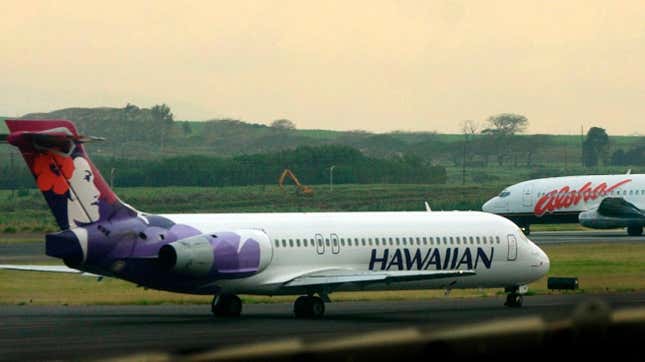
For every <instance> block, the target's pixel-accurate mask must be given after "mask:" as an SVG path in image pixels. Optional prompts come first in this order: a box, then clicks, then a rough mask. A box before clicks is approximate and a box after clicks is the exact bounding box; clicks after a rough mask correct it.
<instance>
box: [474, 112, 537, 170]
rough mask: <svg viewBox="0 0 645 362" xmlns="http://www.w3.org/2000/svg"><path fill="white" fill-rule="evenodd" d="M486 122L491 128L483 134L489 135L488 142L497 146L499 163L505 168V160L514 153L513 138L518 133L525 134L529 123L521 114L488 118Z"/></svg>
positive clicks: (503, 114)
mask: <svg viewBox="0 0 645 362" xmlns="http://www.w3.org/2000/svg"><path fill="white" fill-rule="evenodd" d="M486 122H488V123H489V124H490V127H489V128H486V129H484V130H483V131H482V133H483V134H485V135H488V137H487V138H488V142H490V143H491V144H492V145H494V146H495V150H496V153H497V163H498V164H499V165H500V166H503V165H504V159H505V158H507V157H508V156H509V155H511V154H512V153H513V152H512V151H513V150H512V149H511V148H512V147H513V142H511V141H512V139H511V138H512V137H513V136H514V135H515V134H516V133H521V132H524V130H525V129H526V127H527V126H528V123H529V121H528V119H527V118H526V117H524V116H522V115H520V114H514V113H501V114H498V115H495V116H490V117H488V119H487V120H486Z"/></svg>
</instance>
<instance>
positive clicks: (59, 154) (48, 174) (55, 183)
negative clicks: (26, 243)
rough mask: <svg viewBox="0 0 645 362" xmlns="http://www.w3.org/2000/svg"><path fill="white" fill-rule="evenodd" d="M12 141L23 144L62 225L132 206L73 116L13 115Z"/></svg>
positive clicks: (85, 222)
mask: <svg viewBox="0 0 645 362" xmlns="http://www.w3.org/2000/svg"><path fill="white" fill-rule="evenodd" d="M6 123H7V127H8V128H9V131H10V134H9V136H8V137H7V141H8V142H9V143H10V144H12V145H14V146H16V147H18V149H20V152H21V153H22V156H23V157H24V159H25V161H26V162H27V165H28V166H29V169H30V170H31V172H32V174H33V175H34V178H35V179H36V184H37V186H38V188H39V189H40V191H42V193H43V195H44V196H45V200H47V203H48V204H49V207H50V208H51V210H52V213H53V214H54V217H55V218H56V222H57V223H58V226H59V227H60V228H61V229H62V230H66V229H70V228H74V227H76V226H82V225H88V224H92V223H95V222H98V221H101V220H105V219H107V218H110V217H112V215H115V214H116V213H117V211H118V210H123V209H128V211H130V212H128V213H135V210H132V209H131V208H130V207H129V206H127V205H125V204H123V203H122V202H121V201H120V200H119V198H118V197H117V196H116V194H115V193H114V192H113V191H112V189H110V187H109V186H108V184H107V183H106V182H105V180H104V179H103V177H102V176H101V173H100V172H99V170H98V169H97V168H96V167H95V166H94V164H92V162H91V161H90V159H89V157H88V156H87V153H86V152H85V148H84V147H83V143H84V142H87V141H88V140H91V138H89V137H84V136H80V135H79V134H78V132H77V130H76V126H75V125H74V123H72V122H70V121H68V120H7V121H6Z"/></svg>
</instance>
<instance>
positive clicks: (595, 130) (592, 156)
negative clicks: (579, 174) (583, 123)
mask: <svg viewBox="0 0 645 362" xmlns="http://www.w3.org/2000/svg"><path fill="white" fill-rule="evenodd" d="M608 149H609V136H608V135H607V132H606V131H605V129H604V128H600V127H591V128H590V129H589V131H588V132H587V136H586V137H585V140H584V142H583V143H582V162H583V164H584V165H585V166H587V167H594V166H597V165H598V163H599V161H600V160H601V159H602V160H603V161H604V160H605V159H606V157H607V152H608Z"/></svg>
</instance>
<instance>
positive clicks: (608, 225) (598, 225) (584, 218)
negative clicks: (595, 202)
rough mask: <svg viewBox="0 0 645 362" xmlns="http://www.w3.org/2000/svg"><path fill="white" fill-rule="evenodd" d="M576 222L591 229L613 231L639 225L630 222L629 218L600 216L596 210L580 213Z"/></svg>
mask: <svg viewBox="0 0 645 362" xmlns="http://www.w3.org/2000/svg"><path fill="white" fill-rule="evenodd" d="M578 222H580V225H582V226H584V227H588V228H592V229H613V228H620V227H627V226H630V225H632V224H640V223H639V220H637V219H635V220H632V219H631V218H618V217H611V216H605V215H602V214H600V213H599V212H598V211H597V210H588V211H583V212H581V213H580V214H578Z"/></svg>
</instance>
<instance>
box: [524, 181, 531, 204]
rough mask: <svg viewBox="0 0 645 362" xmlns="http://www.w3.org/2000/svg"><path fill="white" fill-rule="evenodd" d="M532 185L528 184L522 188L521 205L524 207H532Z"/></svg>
mask: <svg viewBox="0 0 645 362" xmlns="http://www.w3.org/2000/svg"><path fill="white" fill-rule="evenodd" d="M532 189H533V185H531V184H528V185H526V186H524V190H523V192H522V205H524V206H525V207H531V206H533V192H532V191H533V190H532Z"/></svg>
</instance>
